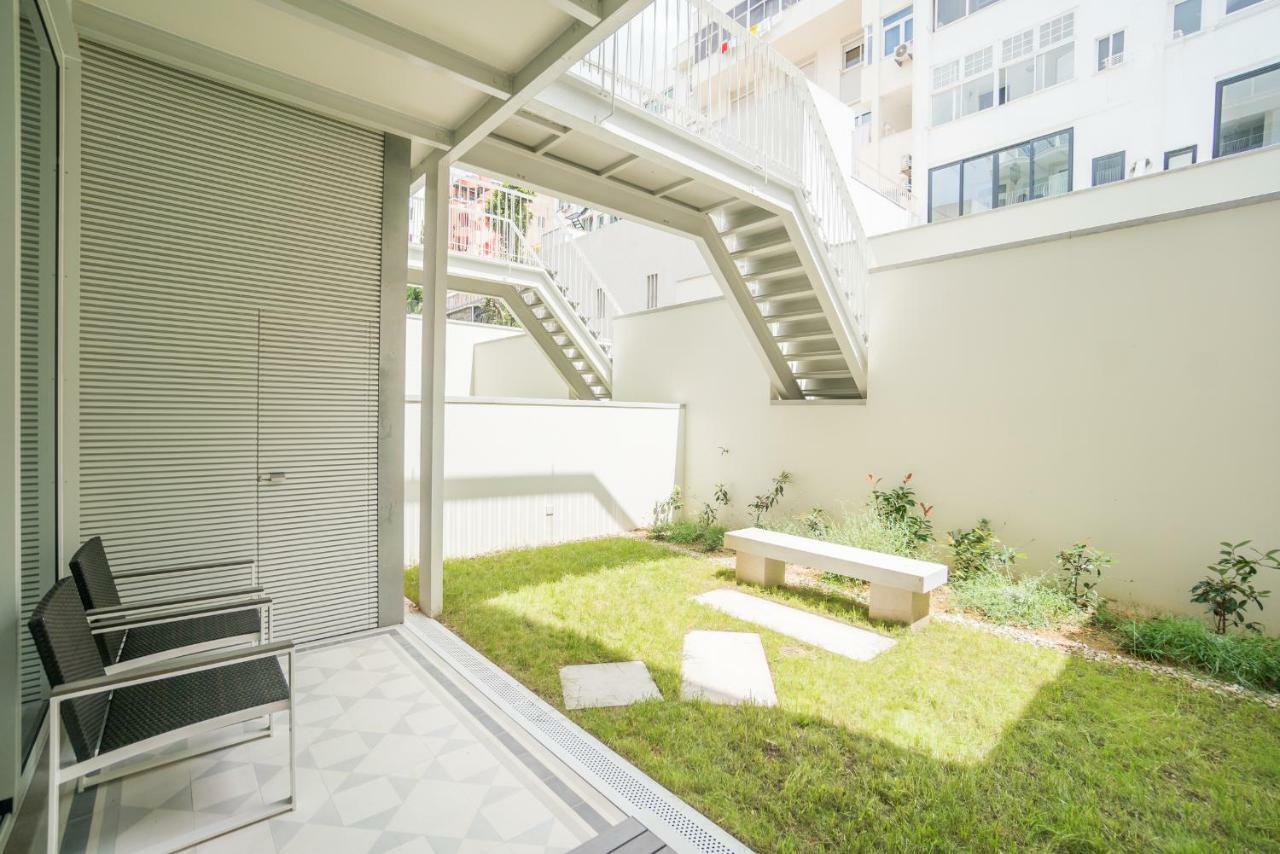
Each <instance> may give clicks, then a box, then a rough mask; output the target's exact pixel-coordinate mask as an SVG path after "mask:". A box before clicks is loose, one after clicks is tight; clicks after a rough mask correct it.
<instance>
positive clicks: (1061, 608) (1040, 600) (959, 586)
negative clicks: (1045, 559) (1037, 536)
mask: <svg viewBox="0 0 1280 854" xmlns="http://www.w3.org/2000/svg"><path fill="white" fill-rule="evenodd" d="M951 602H952V604H954V605H956V606H958V607H960V608H962V609H964V610H968V611H976V612H977V613H979V614H981V615H982V616H984V617H986V618H987V619H988V620H990V621H991V622H993V623H1000V624H1002V625H1009V626H1025V627H1027V628H1033V629H1042V628H1049V627H1051V626H1056V625H1062V624H1072V623H1080V622H1082V621H1083V620H1084V618H1085V616H1086V612H1085V611H1084V610H1082V609H1081V608H1079V607H1077V606H1076V603H1075V602H1074V601H1073V600H1072V598H1071V595H1070V594H1069V593H1067V592H1066V591H1065V590H1063V589H1062V585H1060V584H1058V583H1057V579H1055V578H1052V577H1049V576H1044V575H1027V576H1023V577H1021V578H1014V577H1012V576H1010V575H1008V574H1007V573H1005V572H1000V571H996V570H987V571H985V572H978V573H976V574H974V575H971V576H969V577H967V578H963V579H961V580H959V581H956V582H955V583H953V584H952V585H951Z"/></svg>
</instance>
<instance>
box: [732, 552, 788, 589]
mask: <svg viewBox="0 0 1280 854" xmlns="http://www.w3.org/2000/svg"><path fill="white" fill-rule="evenodd" d="M785 570H786V564H785V563H783V562H782V561H780V560H773V559H771V558H767V557H761V556H760V555H749V554H743V553H742V552H738V557H737V562H736V563H735V564H734V573H735V574H736V575H737V576H738V580H739V581H745V582H747V583H748V584H759V585H760V586H761V587H777V586H779V585H780V584H782V580H783V576H784V574H785Z"/></svg>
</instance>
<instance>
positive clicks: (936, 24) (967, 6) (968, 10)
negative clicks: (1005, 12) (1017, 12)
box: [933, 0, 999, 32]
mask: <svg viewBox="0 0 1280 854" xmlns="http://www.w3.org/2000/svg"><path fill="white" fill-rule="evenodd" d="M975 2H978V0H964V14H963V15H961V16H960V17H958V18H955V19H953V20H950V21H947V22H946V23H945V24H944V23H942V22H941V21H939V20H938V0H933V29H934V31H935V32H936V31H938V30H940V29H942V28H943V27H949V26H951V25H952V24H955V23H958V22H960V21H963V20H964V19H965V18H968V17H969V16H971V15H976V14H978V13H979V12H981V11H982V10H983V9H985V8H987V7H988V6H994V5H995V4H996V3H998V2H999V0H987V2H986V3H984V4H983V5H981V6H979V7H978V8H976V9H975V8H973V4H974V3H975Z"/></svg>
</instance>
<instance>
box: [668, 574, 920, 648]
mask: <svg viewBox="0 0 1280 854" xmlns="http://www.w3.org/2000/svg"><path fill="white" fill-rule="evenodd" d="M693 601H695V602H698V603H700V604H703V605H707V606H708V607H711V608H715V609H716V610H717V611H722V612H724V613H726V614H728V615H730V616H732V617H737V618H738V619H739V620H745V621H746V622H748V623H755V624H756V625H757V626H764V627H765V628H766V629H772V630H773V631H775V632H777V633H778V634H781V635H786V636H787V637H791V638H795V639H796V640H798V641H804V642H805V643H808V644H813V645H814V646H816V647H818V648H819V649H825V650H826V651H827V652H833V653H835V654H836V655H843V656H844V657H845V658H852V659H853V660H854V661H870V660H871V659H873V658H875V657H876V656H877V655H879V654H880V653H882V652H884V651H885V650H887V649H892V648H893V645H894V644H896V643H897V641H895V640H894V639H893V638H889V637H885V636H884V635H882V634H880V633H879V632H873V631H870V630H869V629H862V628H859V627H857V626H851V625H849V624H848V623H842V622H840V621H839V620H832V619H830V618H828V617H821V616H819V615H817V614H811V613H809V612H808V611H802V610H800V609H799V608H792V607H791V606H789V605H783V604H781V603H779V602H770V601H769V600H768V599H761V598H760V597H759V596H751V595H749V594H746V593H741V592H739V591H737V590H728V589H723V590H712V591H710V592H707V593H703V594H702V595H701V596H695V597H694V599H693Z"/></svg>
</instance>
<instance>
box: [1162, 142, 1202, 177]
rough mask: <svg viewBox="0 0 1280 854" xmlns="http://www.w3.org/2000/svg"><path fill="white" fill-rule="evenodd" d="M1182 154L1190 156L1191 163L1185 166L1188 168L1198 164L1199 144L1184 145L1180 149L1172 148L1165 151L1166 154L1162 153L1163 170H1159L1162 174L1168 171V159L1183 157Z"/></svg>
mask: <svg viewBox="0 0 1280 854" xmlns="http://www.w3.org/2000/svg"><path fill="white" fill-rule="evenodd" d="M1183 154H1190V155H1191V162H1190V163H1189V164H1187V165H1188V166H1195V165H1196V164H1197V163H1199V162H1200V145H1199V143H1197V144H1195V145H1184V146H1182V147H1181V148H1174V149H1170V150H1169V151H1166V152H1165V153H1164V169H1163V170H1161V171H1163V172H1168V171H1169V159H1170V158H1172V157H1179V156H1181V155H1183ZM1179 168H1180V167H1179Z"/></svg>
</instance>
